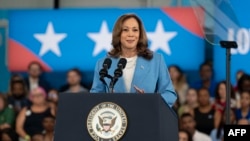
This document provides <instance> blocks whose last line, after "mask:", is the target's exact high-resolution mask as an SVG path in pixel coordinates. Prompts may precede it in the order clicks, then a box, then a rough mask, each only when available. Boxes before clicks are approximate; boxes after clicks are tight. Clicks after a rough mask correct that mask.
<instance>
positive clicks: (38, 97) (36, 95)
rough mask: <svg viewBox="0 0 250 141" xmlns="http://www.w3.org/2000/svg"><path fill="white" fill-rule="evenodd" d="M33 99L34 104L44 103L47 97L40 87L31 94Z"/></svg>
mask: <svg viewBox="0 0 250 141" xmlns="http://www.w3.org/2000/svg"><path fill="white" fill-rule="evenodd" d="M31 101H32V103H33V104H43V103H44V102H45V101H46V99H45V96H44V94H43V93H42V92H41V91H40V90H39V89H35V90H33V93H32V95H31Z"/></svg>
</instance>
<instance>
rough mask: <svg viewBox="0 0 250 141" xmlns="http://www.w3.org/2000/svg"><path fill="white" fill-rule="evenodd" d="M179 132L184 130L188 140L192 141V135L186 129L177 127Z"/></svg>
mask: <svg viewBox="0 0 250 141" xmlns="http://www.w3.org/2000/svg"><path fill="white" fill-rule="evenodd" d="M180 132H184V133H185V134H187V137H188V141H192V140H193V137H192V135H191V134H190V133H189V132H188V131H187V130H184V129H179V133H180Z"/></svg>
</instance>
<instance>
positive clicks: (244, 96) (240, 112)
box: [235, 91, 250, 122]
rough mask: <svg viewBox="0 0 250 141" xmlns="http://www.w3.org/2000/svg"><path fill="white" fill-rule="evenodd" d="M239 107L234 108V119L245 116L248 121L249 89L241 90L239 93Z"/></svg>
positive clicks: (249, 118)
mask: <svg viewBox="0 0 250 141" xmlns="http://www.w3.org/2000/svg"><path fill="white" fill-rule="evenodd" d="M240 101H241V105H240V108H238V109H236V110H235V115H236V121H237V122H238V120H240V119H242V118H246V119H247V120H249V121H250V107H249V106H250V91H241V93H240Z"/></svg>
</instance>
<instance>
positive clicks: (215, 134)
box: [210, 108, 236, 141]
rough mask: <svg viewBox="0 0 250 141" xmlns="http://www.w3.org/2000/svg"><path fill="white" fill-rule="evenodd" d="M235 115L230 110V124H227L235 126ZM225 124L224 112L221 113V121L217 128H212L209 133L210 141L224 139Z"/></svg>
mask: <svg viewBox="0 0 250 141" xmlns="http://www.w3.org/2000/svg"><path fill="white" fill-rule="evenodd" d="M235 123H236V121H235V113H234V110H233V109H232V108H231V109H230V123H229V124H235ZM225 124H226V110H223V111H222V116H221V120H220V123H219V126H218V127H216V128H214V129H213V130H212V131H211V133H210V137H211V139H212V141H221V140H222V139H223V137H224V125H225Z"/></svg>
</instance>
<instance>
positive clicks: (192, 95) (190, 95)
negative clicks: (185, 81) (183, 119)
mask: <svg viewBox="0 0 250 141" xmlns="http://www.w3.org/2000/svg"><path fill="white" fill-rule="evenodd" d="M186 100H187V103H197V92H196V91H195V90H194V89H189V90H188V91H187V95H186Z"/></svg>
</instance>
